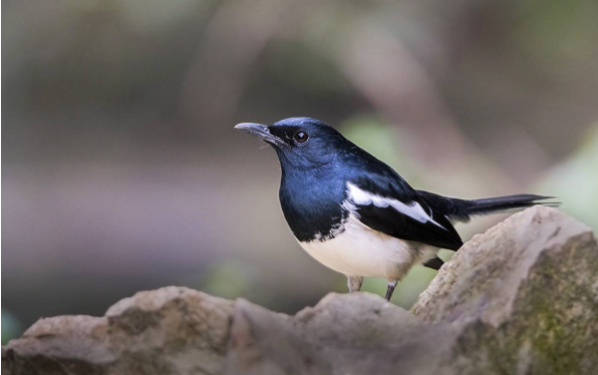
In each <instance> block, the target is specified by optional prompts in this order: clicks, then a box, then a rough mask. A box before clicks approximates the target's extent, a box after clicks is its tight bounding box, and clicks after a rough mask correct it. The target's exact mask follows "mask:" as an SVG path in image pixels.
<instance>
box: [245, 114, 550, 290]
mask: <svg viewBox="0 0 598 375" xmlns="http://www.w3.org/2000/svg"><path fill="white" fill-rule="evenodd" d="M235 128H236V129H239V130H242V131H244V132H246V133H248V134H250V135H253V136H256V137H258V138H260V139H261V140H263V141H265V142H267V143H269V144H270V145H272V147H273V148H274V150H275V151H276V154H277V155H278V159H279V161H280V165H281V169H282V179H281V183H280V191H279V198H280V204H281V206H282V211H283V213H284V217H285V219H286V221H287V223H288V224H289V226H290V227H291V230H292V231H293V234H294V235H295V238H296V239H297V240H298V241H299V244H300V245H301V247H303V249H305V250H306V251H307V252H308V253H309V254H310V255H311V256H312V257H314V258H315V259H316V260H318V261H319V262H321V263H322V264H324V265H325V266H327V267H329V268H332V269H333V270H335V271H338V272H341V273H343V274H344V275H346V276H347V278H348V285H349V291H350V292H355V291H358V290H359V289H360V288H361V284H362V282H363V277H368V276H369V277H384V278H386V279H387V280H388V288H387V290H386V297H385V298H386V299H387V300H390V298H391V297H392V293H393V291H394V288H395V286H396V285H397V283H398V281H400V280H401V279H402V278H403V276H405V275H406V274H407V272H408V271H409V270H410V269H411V267H413V266H414V265H418V264H422V265H424V266H426V267H430V268H433V269H435V270H438V269H439V268H440V267H441V266H442V265H443V261H442V260H441V259H440V258H439V257H438V256H437V253H438V250H439V249H441V248H443V249H449V250H454V251H456V250H458V249H459V248H460V247H461V245H463V242H462V241H461V237H459V234H458V233H457V231H456V230H455V228H454V227H453V223H454V222H458V221H462V222H467V221H469V219H470V217H471V216H475V215H484V214H489V213H495V212H501V211H505V210H510V209H522V208H525V207H530V206H533V205H536V204H544V205H557V203H554V202H546V201H545V200H546V199H549V198H551V197H544V196H539V195H531V194H522V195H510V196H504V197H497V198H487V199H474V200H464V199H457V198H448V197H444V196H441V195H437V194H434V193H430V192H427V191H422V190H415V189H414V188H412V187H411V186H410V185H409V184H408V183H407V182H406V181H405V180H404V179H403V178H402V177H401V176H399V174H398V173H397V172H395V171H394V170H393V169H392V168H390V167H389V166H388V165H386V164H384V163H383V162H381V161H380V160H378V159H376V158H375V157H374V156H372V155H370V154H368V153H367V152H366V151H364V150H362V149H361V148H359V147H358V146H356V145H355V144H353V143H352V142H350V141H349V140H347V139H346V138H345V137H343V136H342V135H341V134H340V133H339V132H338V131H336V130H335V129H334V128H332V127H330V126H329V125H326V124H324V123H323V122H321V121H319V120H316V119H312V118H307V117H293V118H288V119H285V120H282V121H279V122H277V123H275V124H273V125H262V124H254V123H242V124H238V125H237V126H235Z"/></svg>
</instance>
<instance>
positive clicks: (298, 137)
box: [293, 132, 309, 143]
mask: <svg viewBox="0 0 598 375" xmlns="http://www.w3.org/2000/svg"><path fill="white" fill-rule="evenodd" d="M307 138H309V137H308V135H307V133H306V132H297V133H295V135H294V136H293V139H294V140H295V142H297V143H305V142H307Z"/></svg>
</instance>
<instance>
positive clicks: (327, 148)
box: [235, 117, 348, 169]
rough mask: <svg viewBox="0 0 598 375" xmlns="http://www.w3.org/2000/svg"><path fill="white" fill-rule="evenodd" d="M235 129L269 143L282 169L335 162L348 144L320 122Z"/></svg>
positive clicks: (283, 122) (285, 122) (300, 119)
mask: <svg viewBox="0 0 598 375" xmlns="http://www.w3.org/2000/svg"><path fill="white" fill-rule="evenodd" d="M235 129H239V130H242V131H244V132H245V133H247V134H250V135H252V136H254V137H257V138H259V139H261V140H263V141H264V142H266V143H269V144H270V145H271V146H272V147H274V149H275V150H276V153H277V154H278V158H279V159H280V163H281V164H282V167H283V169H285V168H295V169H304V168H305V169H311V168H315V167H319V166H322V165H325V164H329V163H330V162H332V161H334V160H335V158H336V157H337V156H338V154H339V151H340V150H342V149H343V148H342V146H343V145H344V144H346V143H347V142H348V141H347V140H346V139H345V138H344V137H343V136H342V135H341V134H340V133H339V132H338V131H336V130H335V129H334V128H332V127H331V126H329V125H326V124H325V123H323V122H322V121H320V120H316V119H313V118H308V117H291V118H287V119H284V120H281V121H278V122H276V123H274V124H272V125H263V124H255V123H241V124H238V125H237V126H235Z"/></svg>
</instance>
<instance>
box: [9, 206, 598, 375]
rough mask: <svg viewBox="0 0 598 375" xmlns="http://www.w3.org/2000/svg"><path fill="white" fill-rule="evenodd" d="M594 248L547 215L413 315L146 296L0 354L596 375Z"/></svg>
mask: <svg viewBox="0 0 598 375" xmlns="http://www.w3.org/2000/svg"><path fill="white" fill-rule="evenodd" d="M596 270H598V245H597V244H596V239H595V238H594V236H593V235H592V233H591V231H590V230H589V229H588V228H586V227H585V226H584V225H582V224H580V223H577V222H576V221H575V220H573V219H571V218H569V217H567V216H566V215H564V214H562V213H559V212H558V211H555V210H552V209H547V208H543V207H539V208H533V209H529V210H527V211H525V212H523V213H520V214H517V215H514V216H512V217H510V218H509V219H507V220H506V221H504V222H503V223H501V224H499V225H497V226H495V227H494V228H492V229H490V230H489V231H488V232H487V233H485V234H483V235H481V236H476V237H475V238H474V239H473V240H471V241H470V242H468V243H467V244H466V245H465V246H464V247H463V248H462V249H461V250H459V252H457V253H456V254H455V256H454V257H453V259H452V260H451V261H449V262H447V263H446V264H445V266H443V268H442V269H441V270H440V272H439V273H438V275H437V276H436V278H435V279H434V280H433V282H432V283H431V285H430V286H429V288H428V289H427V290H426V291H425V292H424V293H423V294H422V295H421V296H420V298H419V300H418V302H417V303H416V305H415V306H414V307H413V309H412V313H409V312H408V311H405V310H403V309H401V308H399V307H397V306H394V305H392V304H390V303H387V302H386V301H384V300H383V299H382V298H380V297H379V296H376V295H372V294H368V293H355V294H341V295H339V294H330V295H328V296H326V297H325V298H324V299H323V300H322V301H320V303H318V304H317V305H316V306H315V307H312V308H306V309H304V310H303V311H301V312H299V313H298V314H296V315H295V316H288V315H284V314H277V313H274V312H271V311H268V310H266V309H264V308H262V307H260V306H256V305H254V304H252V303H250V302H248V301H245V300H242V299H239V300H236V301H234V302H233V301H227V300H223V299H220V298H216V297H211V296H209V295H206V294H204V293H201V292H197V291H193V290H191V289H187V288H177V287H167V288H162V289H158V290H155V291H149V292H141V293H138V294H136V295H135V296H133V297H131V298H127V299H124V300H122V301H120V302H118V303H117V304H116V305H114V306H112V307H111V308H110V309H109V310H108V312H107V313H106V316H104V317H89V316H63V317H56V318H49V319H41V320H40V321H38V322H37V323H36V324H34V325H33V326H32V327H31V328H30V329H29V330H28V331H27V332H25V334H24V335H23V337H22V338H20V339H17V340H13V341H11V342H9V344H8V345H7V346H5V347H3V348H2V371H3V373H6V374H8V373H10V374H14V375H20V374H212V375H215V374H266V375H267V374H364V373H371V374H396V373H401V374H407V375H408V374H418V375H421V374H424V375H425V374H446V375H452V374H455V375H456V374H542V375H544V374H559V375H560V374H593V373H596V372H595V371H594V370H595V369H596V368H598V272H596Z"/></svg>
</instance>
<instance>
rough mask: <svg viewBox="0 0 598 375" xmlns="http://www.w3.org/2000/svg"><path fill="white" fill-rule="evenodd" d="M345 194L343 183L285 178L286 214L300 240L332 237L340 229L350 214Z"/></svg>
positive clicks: (283, 199)
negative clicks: (345, 203)
mask: <svg viewBox="0 0 598 375" xmlns="http://www.w3.org/2000/svg"><path fill="white" fill-rule="evenodd" d="M337 185H338V186H337ZM345 195H346V192H345V190H344V189H343V187H342V184H335V183H334V182H330V183H322V182H321V181H319V180H318V181H313V180H310V179H309V178H305V179H304V180H296V179H295V180H293V181H290V182H289V181H285V180H284V179H283V183H282V184H281V186H280V192H279V197H280V205H281V207H282V211H283V213H284V217H285V219H286V221H287V223H288V224H289V227H290V228H291V230H292V231H293V234H294V235H295V237H296V238H297V240H299V241H300V242H305V241H312V240H314V239H322V238H332V237H334V236H335V235H336V234H337V233H338V232H339V230H340V228H341V227H342V224H343V222H344V221H345V220H346V218H347V215H348V214H349V212H348V211H347V210H346V209H344V208H343V207H342V203H343V201H344V199H345Z"/></svg>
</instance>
